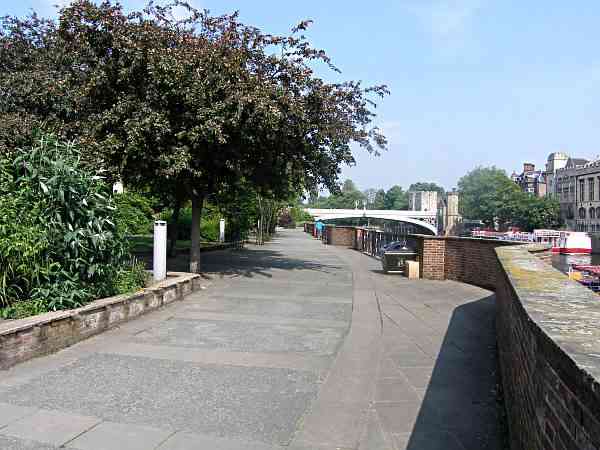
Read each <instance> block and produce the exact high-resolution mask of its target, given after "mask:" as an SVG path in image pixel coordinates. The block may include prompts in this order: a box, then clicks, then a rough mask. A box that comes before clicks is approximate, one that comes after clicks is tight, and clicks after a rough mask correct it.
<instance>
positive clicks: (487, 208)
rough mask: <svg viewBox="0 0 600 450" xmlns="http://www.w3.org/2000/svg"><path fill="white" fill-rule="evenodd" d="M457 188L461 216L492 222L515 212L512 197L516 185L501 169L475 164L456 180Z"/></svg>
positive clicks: (508, 217)
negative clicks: (475, 165)
mask: <svg viewBox="0 0 600 450" xmlns="http://www.w3.org/2000/svg"><path fill="white" fill-rule="evenodd" d="M458 189H459V191H460V209H461V214H462V215H463V217H466V218H469V219H479V220H482V221H483V222H484V223H485V224H486V225H489V226H493V225H494V223H495V221H496V220H497V219H498V218H499V219H500V220H502V221H507V220H510V219H511V218H512V217H513V215H514V213H513V211H514V205H513V203H512V201H513V200H514V198H515V196H516V194H517V192H518V191H519V188H518V187H517V185H516V184H515V183H513V182H512V180H511V179H510V178H508V176H507V175H506V172H504V170H501V169H498V168H496V167H494V166H492V167H477V168H475V169H473V170H472V171H470V172H469V173H467V174H466V175H465V176H463V177H462V178H461V179H460V180H459V181H458Z"/></svg>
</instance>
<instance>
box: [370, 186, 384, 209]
mask: <svg viewBox="0 0 600 450" xmlns="http://www.w3.org/2000/svg"><path fill="white" fill-rule="evenodd" d="M371 207H372V208H373V209H385V191H384V190H383V189H379V190H378V191H377V192H376V193H375V198H374V200H373V204H372V205H371Z"/></svg>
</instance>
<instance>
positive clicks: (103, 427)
mask: <svg viewBox="0 0 600 450" xmlns="http://www.w3.org/2000/svg"><path fill="white" fill-rule="evenodd" d="M172 435H173V432H172V431H165V430H159V429H156V428H151V427H144V426H139V425H131V424H120V423H114V422H102V423H100V424H98V425H96V426H95V427H94V428H92V429H91V430H89V431H88V432H87V433H84V434H83V435H81V436H79V437H78V438H76V439H75V440H73V441H71V442H69V445H68V446H69V448H73V449H77V450H115V449H127V450H149V449H155V448H157V447H158V446H159V445H160V444H162V443H163V442H165V441H166V440H167V439H168V438H169V437H170V436H172Z"/></svg>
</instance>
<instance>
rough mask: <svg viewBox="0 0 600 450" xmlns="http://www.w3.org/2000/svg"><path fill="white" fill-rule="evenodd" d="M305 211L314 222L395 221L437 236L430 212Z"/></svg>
mask: <svg viewBox="0 0 600 450" xmlns="http://www.w3.org/2000/svg"><path fill="white" fill-rule="evenodd" d="M305 211H306V212H307V213H309V214H310V215H311V216H313V217H314V218H315V220H323V221H324V220H333V219H353V218H356V217H364V218H371V219H385V220H396V221H398V222H406V223H411V224H413V225H419V226H421V227H423V228H426V229H428V230H429V231H431V232H432V233H433V234H434V236H435V235H437V234H438V230H437V214H436V212H434V211H432V212H429V211H399V210H388V209H319V208H306V209H305Z"/></svg>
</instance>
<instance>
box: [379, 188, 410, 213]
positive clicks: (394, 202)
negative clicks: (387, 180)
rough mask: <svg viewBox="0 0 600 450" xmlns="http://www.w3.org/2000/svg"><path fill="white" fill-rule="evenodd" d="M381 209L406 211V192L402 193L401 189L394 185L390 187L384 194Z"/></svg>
mask: <svg viewBox="0 0 600 450" xmlns="http://www.w3.org/2000/svg"><path fill="white" fill-rule="evenodd" d="M383 205H384V208H383V209H398V210H407V209H408V192H406V191H404V190H403V189H402V187H400V186H398V185H396V186H392V187H391V188H390V189H389V190H388V191H387V192H386V193H385V199H384V202H383Z"/></svg>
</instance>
